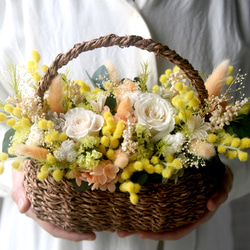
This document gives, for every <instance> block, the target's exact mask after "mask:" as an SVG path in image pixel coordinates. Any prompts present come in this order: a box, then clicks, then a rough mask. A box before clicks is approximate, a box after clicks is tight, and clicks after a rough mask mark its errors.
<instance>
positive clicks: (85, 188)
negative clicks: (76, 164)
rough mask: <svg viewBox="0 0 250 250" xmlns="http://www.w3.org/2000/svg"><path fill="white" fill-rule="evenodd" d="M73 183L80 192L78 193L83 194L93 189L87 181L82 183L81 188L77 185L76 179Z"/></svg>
mask: <svg viewBox="0 0 250 250" xmlns="http://www.w3.org/2000/svg"><path fill="white" fill-rule="evenodd" d="M71 182H72V184H73V185H74V187H75V189H76V191H78V192H83V191H86V190H90V189H91V186H89V185H88V182H86V181H82V183H81V186H78V185H77V183H76V179H72V180H71Z"/></svg>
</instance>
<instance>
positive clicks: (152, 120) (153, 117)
mask: <svg viewBox="0 0 250 250" xmlns="http://www.w3.org/2000/svg"><path fill="white" fill-rule="evenodd" d="M134 107H135V117H136V119H137V122H138V123H139V124H142V125H144V126H146V127H147V128H148V129H149V130H150V133H151V134H152V136H153V140H155V141H157V140H160V139H161V138H162V137H163V136H166V135H168V134H169V133H170V132H171V131H172V130H173V129H174V125H175V119H174V116H175V114H176V110H175V109H174V107H173V106H172V104H171V103H170V102H169V101H168V100H166V99H163V98H161V96H159V95H158V94H156V93H143V94H141V95H140V96H139V98H138V100H137V101H136V103H135V105H134Z"/></svg>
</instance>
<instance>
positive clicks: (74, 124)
mask: <svg viewBox="0 0 250 250" xmlns="http://www.w3.org/2000/svg"><path fill="white" fill-rule="evenodd" d="M64 117H65V125H64V127H63V131H64V132H65V133H66V135H67V136H68V137H70V138H72V139H74V140H78V141H80V139H81V138H83V137H84V136H86V135H92V136H98V134H99V131H100V130H101V128H102V126H103V123H104V118H103V117H102V116H101V115H97V114H95V113H94V112H92V111H90V110H86V109H84V108H81V107H76V108H73V109H70V110H69V111H68V112H67V113H66V114H65V116H64Z"/></svg>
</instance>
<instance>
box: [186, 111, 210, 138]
mask: <svg viewBox="0 0 250 250" xmlns="http://www.w3.org/2000/svg"><path fill="white" fill-rule="evenodd" d="M187 126H188V129H189V131H190V133H191V134H190V136H189V137H190V139H191V140H194V139H197V140H202V139H205V138H206V137H207V131H208V130H210V129H211V127H210V124H209V123H208V122H205V119H204V118H202V117H201V116H200V115H191V117H190V118H189V120H188V122H187Z"/></svg>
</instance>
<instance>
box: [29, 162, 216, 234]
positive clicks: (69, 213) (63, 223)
mask: <svg viewBox="0 0 250 250" xmlns="http://www.w3.org/2000/svg"><path fill="white" fill-rule="evenodd" d="M24 171H25V188H26V192H27V197H28V198H29V200H30V201H31V203H32V207H33V210H34V212H35V213H36V215H37V217H38V218H40V219H42V220H44V221H48V222H51V223H53V224H54V225H57V226H58V227H60V228H63V229H65V230H67V231H77V232H82V233H84V232H91V231H106V230H121V231H130V232H137V231H145V230H146V231H152V232H164V231H172V230H174V229H177V228H179V227H182V226H185V225H188V224H190V223H194V222H195V221H196V220H198V219H199V218H200V217H201V216H202V215H204V213H205V212H206V211H207V210H206V202H207V199H208V198H209V197H210V195H211V194H212V193H213V192H214V190H215V189H216V188H218V179H217V178H214V176H216V175H217V174H218V173H217V172H216V173H210V175H208V174H207V173H202V172H200V171H199V170H198V169H195V168H192V169H187V171H186V172H185V174H184V176H183V177H181V178H180V179H179V181H178V183H177V184H175V183H174V182H169V183H166V184H148V185H147V186H145V187H143V188H142V190H141V191H140V202H139V203H138V204H137V205H132V204H131V202H130V200H129V197H128V194H127V193H122V192H119V191H116V192H115V193H110V192H104V191H99V190H95V191H90V190H88V191H84V192H78V191H76V190H75V188H74V186H73V184H72V183H71V182H70V181H68V180H63V181H61V182H56V181H55V180H54V179H53V177H51V176H49V178H48V179H46V180H44V181H42V182H40V181H38V180H37V177H36V174H37V171H38V168H37V165H36V164H35V163H34V162H33V161H31V160H27V161H26V162H25V164H24Z"/></svg>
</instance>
